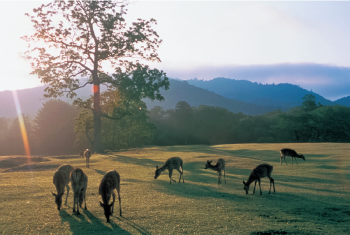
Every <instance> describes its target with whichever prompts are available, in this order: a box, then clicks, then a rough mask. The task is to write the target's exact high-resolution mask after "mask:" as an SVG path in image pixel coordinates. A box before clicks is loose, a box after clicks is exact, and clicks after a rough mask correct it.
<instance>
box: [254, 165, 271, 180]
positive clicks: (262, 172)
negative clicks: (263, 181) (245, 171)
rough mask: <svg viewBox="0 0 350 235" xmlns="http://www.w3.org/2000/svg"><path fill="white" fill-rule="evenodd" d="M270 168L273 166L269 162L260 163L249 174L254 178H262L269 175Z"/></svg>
mask: <svg viewBox="0 0 350 235" xmlns="http://www.w3.org/2000/svg"><path fill="white" fill-rule="evenodd" d="M272 170H273V166H271V165H270V164H267V163H264V164H260V165H258V166H257V167H255V168H254V169H253V170H252V173H251V176H252V177H253V178H254V179H257V178H263V177H266V176H270V175H271V173H272Z"/></svg>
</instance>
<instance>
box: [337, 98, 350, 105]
mask: <svg viewBox="0 0 350 235" xmlns="http://www.w3.org/2000/svg"><path fill="white" fill-rule="evenodd" d="M334 103H336V104H339V105H344V106H347V107H350V96H347V97H343V98H341V99H339V100H336V101H334Z"/></svg>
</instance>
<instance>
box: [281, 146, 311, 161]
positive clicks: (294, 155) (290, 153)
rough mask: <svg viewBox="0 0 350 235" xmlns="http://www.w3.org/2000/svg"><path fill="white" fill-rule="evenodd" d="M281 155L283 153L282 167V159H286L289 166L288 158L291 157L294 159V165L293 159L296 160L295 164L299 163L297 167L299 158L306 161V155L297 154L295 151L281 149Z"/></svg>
mask: <svg viewBox="0 0 350 235" xmlns="http://www.w3.org/2000/svg"><path fill="white" fill-rule="evenodd" d="M280 153H281V160H280V162H281V165H282V158H283V159H284V161H285V162H286V164H287V165H288V163H287V161H286V156H289V157H291V158H292V165H293V158H294V160H295V162H296V163H297V165H298V162H297V158H301V159H303V160H304V161H305V157H304V155H302V154H300V155H299V154H297V152H295V151H294V150H293V149H281V151H280Z"/></svg>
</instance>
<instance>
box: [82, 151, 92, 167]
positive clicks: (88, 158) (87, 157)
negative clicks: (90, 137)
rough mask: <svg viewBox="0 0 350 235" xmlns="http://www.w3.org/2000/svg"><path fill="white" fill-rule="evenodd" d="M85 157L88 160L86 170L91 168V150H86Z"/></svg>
mask: <svg viewBox="0 0 350 235" xmlns="http://www.w3.org/2000/svg"><path fill="white" fill-rule="evenodd" d="M84 157H85V158H86V168H89V167H90V165H89V162H90V157H91V150H90V149H86V150H85V151H84Z"/></svg>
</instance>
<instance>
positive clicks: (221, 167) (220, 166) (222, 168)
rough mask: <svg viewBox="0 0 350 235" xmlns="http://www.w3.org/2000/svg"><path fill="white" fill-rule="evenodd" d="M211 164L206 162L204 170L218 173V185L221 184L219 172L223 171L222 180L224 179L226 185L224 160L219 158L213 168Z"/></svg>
mask: <svg viewBox="0 0 350 235" xmlns="http://www.w3.org/2000/svg"><path fill="white" fill-rule="evenodd" d="M211 163H212V161H207V163H206V164H205V167H204V169H208V168H210V169H212V170H214V171H217V172H218V184H221V172H222V171H224V179H225V183H226V177H225V172H226V171H225V160H224V159H223V158H219V159H218V161H217V163H216V165H215V166H213V165H212V164H211Z"/></svg>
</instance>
